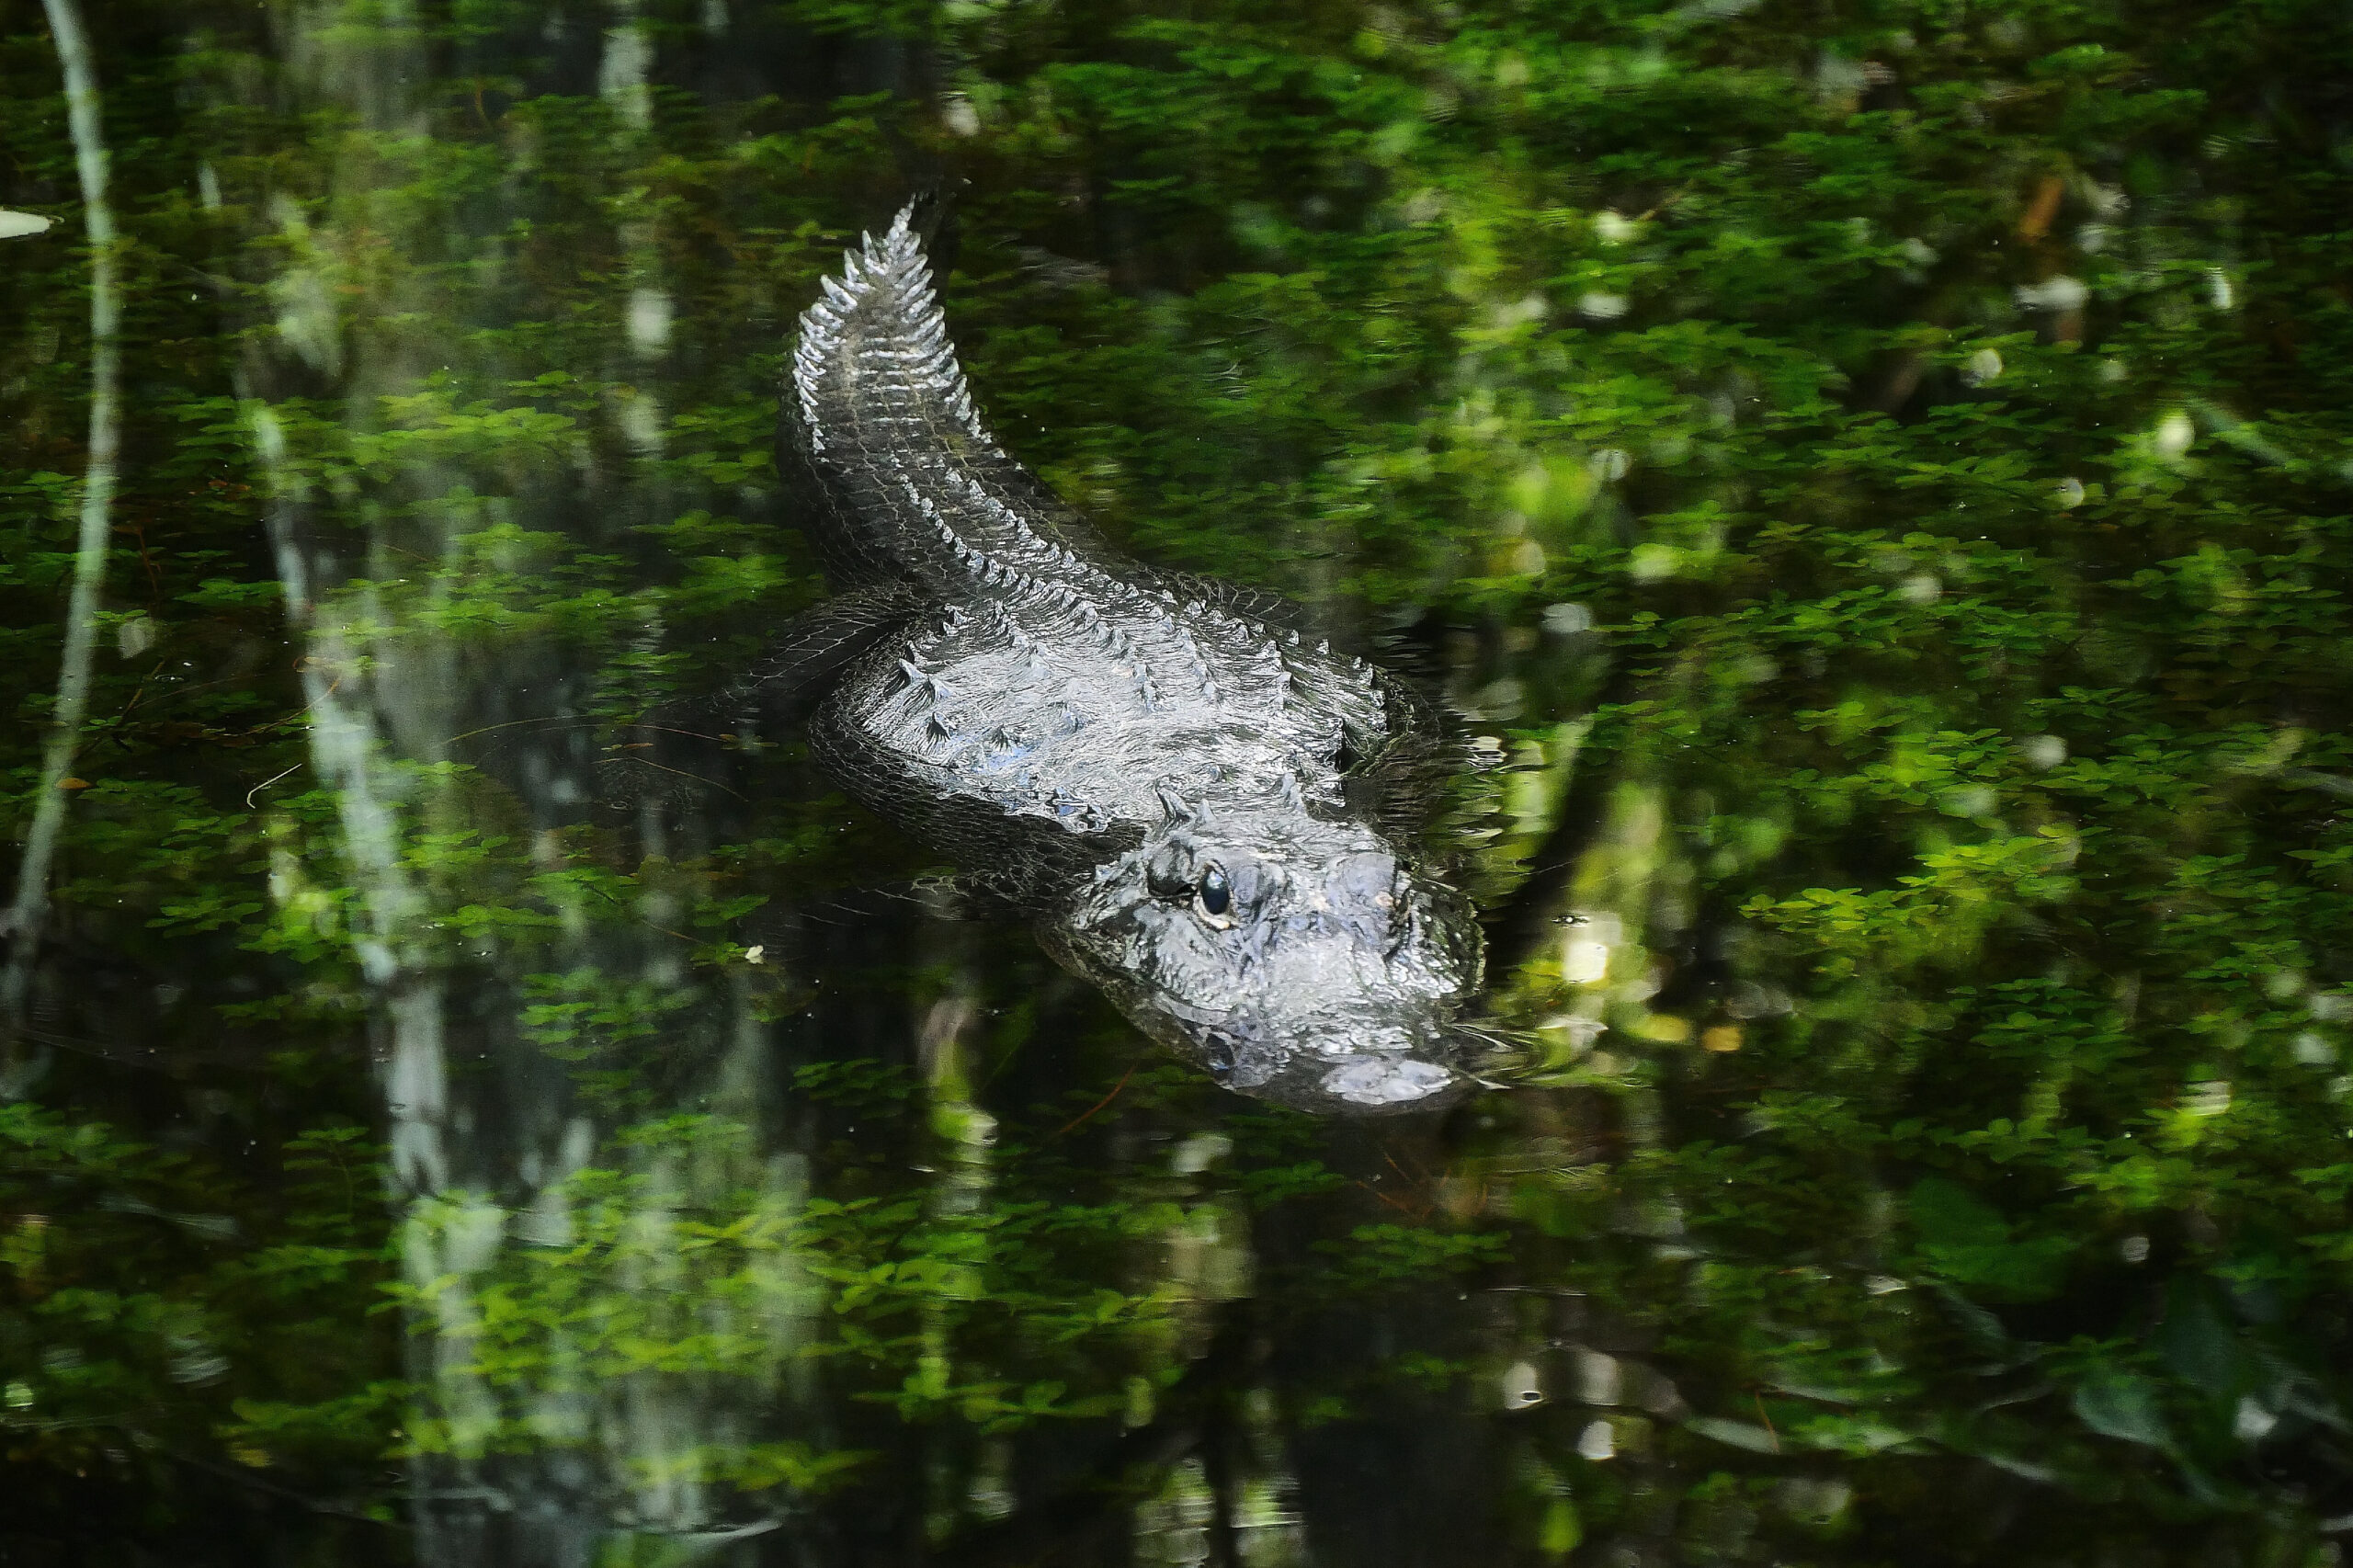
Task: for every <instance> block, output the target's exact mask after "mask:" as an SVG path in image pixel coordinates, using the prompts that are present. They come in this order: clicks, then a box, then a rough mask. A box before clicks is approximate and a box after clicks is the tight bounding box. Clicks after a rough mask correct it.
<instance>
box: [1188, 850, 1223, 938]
mask: <svg viewBox="0 0 2353 1568" xmlns="http://www.w3.org/2000/svg"><path fill="white" fill-rule="evenodd" d="M1193 908H1194V909H1195V910H1196V911H1198V912H1199V915H1200V917H1201V918H1202V919H1204V920H1206V921H1208V922H1209V923H1210V924H1211V925H1212V926H1218V927H1220V928H1223V927H1225V926H1231V925H1233V885H1232V884H1231V883H1229V882H1227V881H1226V880H1225V868H1224V867H1222V866H1220V865H1218V864H1216V863H1215V862H1211V864H1209V865H1207V866H1204V867H1202V868H1201V880H1200V881H1199V882H1197V883H1195V884H1194V887H1193Z"/></svg>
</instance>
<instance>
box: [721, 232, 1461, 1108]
mask: <svg viewBox="0 0 2353 1568" xmlns="http://www.w3.org/2000/svg"><path fill="white" fill-rule="evenodd" d="M912 215H913V210H912V209H910V210H909V211H907V212H903V213H901V214H900V217H899V220H898V222H896V223H895V224H894V225H893V226H892V229H891V231H890V232H889V233H887V234H886V235H884V236H883V237H881V239H879V240H878V239H875V238H873V237H871V236H870V237H869V238H868V239H867V241H866V243H865V245H864V248H863V250H862V252H859V253H853V254H852V255H851V256H848V257H847V259H846V261H845V265H844V269H843V272H842V274H841V275H840V277H839V278H828V279H826V282H825V297H824V299H823V300H822V301H819V302H818V303H817V304H815V305H813V306H812V307H811V308H810V309H809V311H808V312H806V313H805V314H804V315H803V316H802V317H801V336H800V341H799V343H798V345H797V347H796V350H795V353H794V357H793V362H792V374H791V379H790V385H789V386H788V388H787V389H786V393H785V419H784V423H783V432H782V436H781V438H780V441H779V458H780V462H781V465H782V466H783V467H784V468H785V470H786V471H787V472H788V473H789V474H790V475H794V476H796V477H797V478H798V479H799V481H800V483H801V488H802V490H803V492H804V495H805V498H806V499H807V500H808V501H809V503H810V504H811V506H812V508H813V513H814V528H815V531H816V532H817V533H818V535H819V537H820V539H821V540H822V542H823V543H824V546H825V548H826V551H827V554H828V557H829V561H830V564H831V571H832V574H833V575H834V577H835V584H836V586H837V587H838V588H841V589H843V590H845V591H844V592H842V593H840V594H839V595H837V597H835V598H834V599H832V600H829V601H828V602H827V603H826V604H824V605H823V606H821V607H819V608H818V609H817V610H816V611H813V612H812V614H811V615H810V616H809V617H808V618H807V619H805V620H804V621H802V622H800V623H797V624H796V625H795V626H794V627H792V628H790V630H789V631H788V632H787V634H786V636H785V638H784V639H783V640H782V642H779V645H778V649H777V651H776V652H775V653H773V654H772V655H771V657H770V662H769V664H768V665H767V667H766V668H765V669H764V670H762V671H760V672H758V673H757V676H756V681H755V685H756V686H757V685H759V684H762V683H764V682H776V681H783V680H796V681H805V680H806V679H807V678H808V677H809V676H811V674H812V673H813V672H822V673H823V674H824V676H826V678H827V680H828V681H829V682H830V689H829V690H828V692H827V695H826V696H825V697H824V700H823V702H822V703H821V704H820V706H819V707H818V708H817V710H816V711H815V713H814V715H813V718H812V721H811V726H812V737H813V742H814V744H815V745H816V748H817V751H818V754H819V756H820V757H821V758H822V759H823V760H824V762H825V763H826V764H827V765H828V767H830V769H831V770H832V771H833V772H834V773H835V775H836V776H837V777H838V778H840V779H841V781H842V782H843V784H844V785H845V786H846V787H847V788H848V789H850V790H853V791H854V792H856V793H858V795H859V796H861V797H862V798H863V799H865V800H866V801H869V802H870V804H872V805H874V806H876V807H877V808H878V809H880V810H881V811H883V812H885V813H886V814H889V815H892V816H893V817H895V818H897V819H898V820H900V821H902V822H903V823H904V824H907V825H908V826H909V827H910V828H911V829H913V830H914V831H915V832H917V833H919V834H921V835H925V836H926V837H927V838H929V839H931V840H932V841H933V842H935V843H937V844H938V845H940V846H942V847H943V848H945V849H946V850H947V851H948V852H949V853H950V854H951V855H954V856H956V857H957V858H959V859H960V860H961V861H962V862H963V863H964V864H965V865H966V867H967V869H971V870H974V871H976V872H980V873H983V875H985V876H987V877H988V878H989V879H990V880H991V881H993V882H994V883H995V885H996V886H997V887H998V888H999V889H1000V890H1001V891H1004V892H1006V893H1007V894H1008V895H1009V896H1011V897H1012V898H1014V899H1015V900H1016V902H1017V903H1021V904H1023V905H1026V906H1027V907H1029V909H1030V910H1031V911H1032V912H1033V914H1034V915H1035V917H1036V921H1037V926H1038V930H1039V935H1040V940H1041V942H1042V943H1043V944H1044V946H1045V947H1046V949H1048V951H1049V952H1051V954H1052V955H1053V957H1054V958H1055V959H1056V960H1058V961H1059V962H1061V963H1062V964H1063V965H1064V966H1065V967H1067V968H1069V969H1071V970H1073V971H1076V972H1077V973H1080V974H1082V975H1084V976H1086V978H1088V979H1089V980H1092V981H1094V982H1095V983H1097V984H1098V985H1100V986H1101V987H1102V988H1103V989H1104V990H1105V991H1106V992H1107V993H1108V994H1109V995H1110V996H1111V997H1112V999H1113V1000H1114V1001H1115V1002H1116V1003H1118V1004H1119V1006H1120V1008H1121V1009H1122V1011H1124V1012H1125V1013H1126V1014H1127V1015H1128V1016H1129V1017H1131V1019H1133V1020H1134V1021H1135V1022H1136V1023H1137V1024H1138V1025H1139V1026H1140V1027H1141V1028H1143V1029H1144V1030H1145V1031H1146V1032H1148V1033H1150V1034H1152V1035H1153V1036H1154V1037H1155V1038H1156V1039H1159V1040H1162V1041H1164V1042H1165V1043H1167V1044H1168V1045H1170V1046H1172V1047H1175V1048H1176V1049H1177V1050H1178V1051H1182V1052H1184V1053H1185V1054H1187V1055H1188V1056H1190V1057H1191V1058H1193V1059H1194V1060H1196V1061H1198V1062H1200V1063H1201V1064H1203V1065H1204V1066H1206V1067H1207V1068H1208V1069H1209V1070H1210V1071H1211V1074H1214V1075H1215V1076H1216V1077H1217V1078H1218V1079H1219V1080H1220V1081H1221V1082H1222V1083H1223V1084H1225V1085H1228V1086H1229V1087H1232V1088H1234V1089H1238V1090H1240V1091H1242V1092H1244V1093H1247V1094H1254V1095H1257V1096H1263V1097H1267V1098H1272V1099H1278V1100H1281V1101H1283V1102H1285V1103H1288V1104H1292V1105H1297V1106H1301V1107H1304V1108H1315V1109H1328V1110H1359V1111H1361V1110H1377V1109H1389V1108H1413V1107H1416V1106H1426V1105H1428V1104H1431V1103H1434V1102H1435V1101H1437V1100H1438V1099H1439V1098H1441V1097H1444V1096H1446V1094H1447V1093H1448V1091H1449V1090H1451V1089H1454V1088H1456V1087H1458V1086H1460V1085H1461V1084H1462V1083H1463V1082H1464V1080H1463V1078H1462V1077H1461V1073H1460V1071H1459V1069H1458V1067H1457V1066H1456V1065H1455V1060H1456V1050H1455V1046H1454V1043H1453V1041H1454V1032H1453V1020H1454V1015H1455V1013H1456V1011H1457V1010H1458V1009H1459V1007H1460V1006H1461V1004H1462V1003H1463V1002H1464V1001H1465V1000H1466V999H1467V998H1468V996H1469V995H1470V994H1471V993H1472V991H1474V990H1475V989H1476V987H1477V985H1478V983H1479V967H1480V963H1479V960H1480V954H1479V939H1478V932H1477V926H1476V924H1475V923H1474V922H1473V921H1472V918H1471V916H1470V914H1469V912H1468V910H1467V908H1466V907H1465V905H1464V904H1463V903H1462V901H1461V898H1460V897H1459V895H1457V894H1456V893H1454V892H1452V890H1450V889H1449V888H1447V887H1446V886H1444V884H1442V883H1439V882H1438V881H1434V880H1432V879H1430V878H1428V877H1427V876H1425V875H1422V874H1419V873H1417V872H1416V871H1415V870H1414V869H1412V868H1411V867H1410V866H1409V865H1408V864H1407V863H1406V862H1405V861H1404V859H1403V858H1401V856H1400V854H1399V852H1398V849H1397V847H1396V846H1394V845H1392V843H1391V842H1390V841H1389V840H1388V839H1387V838H1386V837H1384V836H1383V835H1382V834H1381V832H1380V831H1378V830H1377V828H1376V827H1375V825H1374V824H1372V823H1371V822H1370V821H1368V820H1366V818H1365V817H1364V816H1363V815H1362V814H1361V813H1358V812H1351V810H1350V809H1349V805H1348V801H1349V796H1350V794H1351V790H1350V789H1349V787H1348V783H1349V781H1350V780H1352V779H1354V778H1363V777H1366V776H1368V775H1370V774H1373V773H1376V772H1377V771H1378V770H1379V769H1380V768H1381V767H1382V766H1383V765H1384V764H1385V763H1393V761H1394V759H1395V758H1396V757H1397V756H1399V755H1400V754H1401V753H1402V752H1403V751H1404V750H1405V749H1407V747H1408V744H1409V743H1410V742H1411V741H1412V739H1413V738H1414V733H1415V727H1416V718H1417V710H1416V709H1415V706H1414V704H1413V703H1412V702H1411V701H1410V699H1407V698H1406V697H1405V696H1404V694H1403V693H1401V692H1400V691H1398V690H1396V689H1395V688H1393V687H1392V685H1391V683H1390V682H1388V681H1387V680H1386V679H1385V677H1383V676H1381V674H1380V672H1378V671H1376V670H1374V669H1373V668H1372V667H1370V665H1366V664H1365V663H1363V662H1362V661H1361V660H1355V659H1350V658H1347V657H1345V656H1343V655H1340V654H1336V653H1333V652H1331V651H1330V649H1329V648H1327V647H1325V646H1324V645H1323V644H1322V643H1320V642H1315V641H1313V639H1312V638H1308V637H1305V636H1303V635H1302V633H1301V631H1299V630H1298V629H1297V628H1296V627H1295V626H1294V625H1290V624H1287V621H1288V618H1289V607H1288V606H1286V605H1284V604H1283V603H1282V601H1280V600H1279V599H1275V598H1273V597H1271V596H1265V595H1258V594H1254V593H1252V592H1250V591H1249V590H1245V589H1239V588H1235V587H1233V586H1231V585H1225V584H1222V583H1218V582H1215V581H1212V580H1209V579H1201V578H1192V577H1186V576H1182V575H1179V574H1164V573H1156V572H1154V571H1153V570H1151V569H1150V568H1147V567H1143V566H1141V565H1138V564H1136V563H1134V562H1125V561H1121V560H1120V559H1118V558H1117V557H1115V556H1113V555H1111V554H1110V553H1109V552H1108V551H1106V550H1104V549H1102V548H1101V547H1100V546H1099V545H1097V544H1095V543H1094V542H1093V541H1092V540H1091V539H1090V538H1089V536H1088V535H1087V533H1086V529H1085V528H1084V527H1083V525H1080V524H1079V523H1077V521H1076V520H1075V519H1074V518H1073V517H1070V516H1068V514H1067V513H1065V512H1064V511H1063V509H1062V507H1061V506H1059V505H1058V504H1057V503H1056V502H1055V501H1054V500H1053V498H1052V497H1051V494H1048V493H1047V492H1046V491H1045V490H1044V488H1043V487H1042V486H1040V484H1038V483H1037V482H1036V481H1035V480H1033V479H1031V478H1030V476H1029V474H1028V473H1027V472H1024V471H1023V470H1022V469H1021V468H1020V467H1019V466H1018V465H1017V464H1016V463H1014V462H1013V461H1012V460H1011V459H1009V458H1008V457H1006V455H1005V453H1004V452H1003V451H1002V450H1000V449H998V448H997V447H996V445H995V442H994V441H992V440H991V439H990V438H989V437H988V435H987V433H986V431H985V430H984V428H983V426H982V424H981V422H980V420H979V418H978V417H977V415H975V413H974V411H973V409H972V401H971V398H970V395H969V393H968V392H967V390H966V388H965V385H964V380H963V376H962V373H961V370H960V369H959V368H958V367H957V364H956V360H955V357H954V350H953V349H952V347H950V346H949V341H948V337H947V331H946V326H945V324H944V322H943V321H942V319H941V316H940V312H939V307H938V301H937V298H936V296H935V293H934V290H933V288H932V282H931V277H930V271H929V267H928V266H927V264H926V260H925V257H924V253H923V247H922V244H921V241H920V239H919V237H918V236H917V234H916V233H915V227H914V224H913V221H912ZM1358 792H1359V793H1360V792H1361V791H1358Z"/></svg>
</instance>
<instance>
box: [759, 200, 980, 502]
mask: <svg viewBox="0 0 2353 1568" xmlns="http://www.w3.org/2000/svg"><path fill="white" fill-rule="evenodd" d="M792 391H793V399H794V402H795V403H796V404H797V405H798V412H799V414H800V415H801V429H802V431H803V432H804V434H805V437H806V439H807V441H808V443H809V448H810V450H811V452H812V453H813V454H814V455H821V456H822V455H826V454H829V453H831V452H833V451H835V450H838V449H841V448H842V447H844V446H845V445H848V444H852V433H853V432H854V431H855V430H856V429H857V428H858V426H863V425H867V424H870V423H872V422H874V421H875V420H876V419H877V418H878V417H879V418H881V419H894V420H895V419H907V418H910V417H912V418H913V419H915V421H916V422H917V423H918V424H919V425H922V426H932V427H933V428H934V429H936V430H937V431H938V433H939V434H942V435H945V434H947V433H948V432H949V430H953V431H955V432H957V433H960V434H961V435H963V436H966V437H970V438H971V439H972V440H975V441H980V442H983V443H985V442H987V440H988V432H987V431H986V430H985V429H983V427H982V425H981V421H980V416H979V415H978V414H977V413H975V412H974V410H973V407H972V391H971V389H970V388H969V387H968V386H967V385H966V384H965V381H964V372H963V369H961V367H960V366H959V365H958V364H957V362H956V349H955V345H954V344H953V343H952V342H950V341H949V336H948V320H947V317H946V315H945V314H944V313H943V312H941V310H940V304H939V294H938V290H937V289H936V288H935V287H934V286H933V281H932V276H931V263H930V261H929V260H928V259H927V258H926V256H925V255H924V249H923V240H922V237H921V236H920V235H919V234H918V233H916V232H915V203H913V202H909V203H908V204H907V205H906V206H905V207H904V208H902V209H901V210H900V211H899V215H898V217H897V219H896V220H895V221H893V222H892V224H891V227H890V228H889V229H888V230H886V231H885V232H884V233H883V234H882V235H881V238H879V239H878V238H876V237H875V236H874V235H873V234H871V233H869V234H866V235H864V236H862V238H861V244H860V246H859V248H858V249H857V250H852V251H847V252H845V253H844V255H843V256H842V269H841V272H840V274H839V275H838V276H828V277H826V278H824V280H823V283H822V292H821V293H820V295H819V297H818V299H817V301H815V302H814V303H813V304H812V305H811V306H810V307H809V308H808V309H807V310H805V311H803V312H801V335H800V341H799V343H798V344H797V345H796V346H795V347H794V349H793V356H792Z"/></svg>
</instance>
